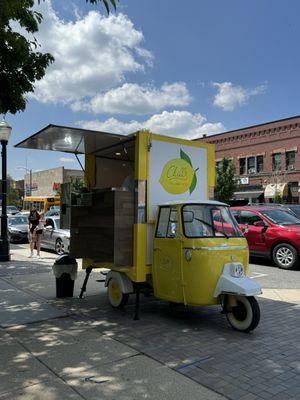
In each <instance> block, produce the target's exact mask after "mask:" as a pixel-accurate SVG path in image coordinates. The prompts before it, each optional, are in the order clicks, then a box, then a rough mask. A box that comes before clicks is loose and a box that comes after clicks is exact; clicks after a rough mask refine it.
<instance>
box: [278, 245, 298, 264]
mask: <svg viewBox="0 0 300 400" xmlns="http://www.w3.org/2000/svg"><path fill="white" fill-rule="evenodd" d="M272 259H273V261H274V263H275V264H276V265H277V267H279V268H281V269H288V270H290V269H296V268H297V267H298V261H299V257H298V253H297V250H296V249H295V247H293V246H292V245H290V244H288V243H279V244H278V245H277V246H275V247H274V249H273V251H272Z"/></svg>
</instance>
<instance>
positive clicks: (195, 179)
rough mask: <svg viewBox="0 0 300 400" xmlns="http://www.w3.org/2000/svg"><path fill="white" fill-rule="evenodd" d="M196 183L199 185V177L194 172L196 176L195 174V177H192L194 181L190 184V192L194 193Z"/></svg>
mask: <svg viewBox="0 0 300 400" xmlns="http://www.w3.org/2000/svg"><path fill="white" fill-rule="evenodd" d="M196 185H197V177H196V173H194V176H193V179H192V183H191V186H190V194H192V193H193V191H194V190H195V188H196Z"/></svg>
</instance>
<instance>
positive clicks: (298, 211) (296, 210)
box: [288, 204, 300, 217]
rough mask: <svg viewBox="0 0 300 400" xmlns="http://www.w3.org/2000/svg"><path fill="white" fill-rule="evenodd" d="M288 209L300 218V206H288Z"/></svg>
mask: <svg viewBox="0 0 300 400" xmlns="http://www.w3.org/2000/svg"><path fill="white" fill-rule="evenodd" d="M288 208H290V209H291V210H292V211H293V212H294V213H295V214H296V215H297V217H299V216H300V206H299V205H297V204H295V205H288Z"/></svg>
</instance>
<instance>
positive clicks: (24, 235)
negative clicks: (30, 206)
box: [7, 214, 28, 243]
mask: <svg viewBox="0 0 300 400" xmlns="http://www.w3.org/2000/svg"><path fill="white" fill-rule="evenodd" d="M7 235H8V240H9V241H10V242H11V243H14V242H25V243H26V242H28V218H27V217H25V216H24V215H22V214H16V215H14V216H9V217H8V219H7Z"/></svg>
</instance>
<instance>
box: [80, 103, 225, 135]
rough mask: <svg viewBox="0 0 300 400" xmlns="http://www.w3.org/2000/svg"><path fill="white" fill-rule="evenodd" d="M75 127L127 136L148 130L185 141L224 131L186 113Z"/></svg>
mask: <svg viewBox="0 0 300 400" xmlns="http://www.w3.org/2000/svg"><path fill="white" fill-rule="evenodd" d="M77 125H79V126H81V127H82V128H86V129H92V130H99V131H103V132H112V133H119V134H124V135H125V134H129V133H132V132H135V131H137V130H139V129H149V130H150V131H151V132H154V133H159V134H163V135H168V136H175V137H181V138H185V139H196V138H199V137H201V136H202V135H203V134H206V135H212V134H216V133H220V132H224V131H225V127H224V125H223V124H222V123H221V122H216V123H211V122H207V120H206V118H205V117H203V116H202V115H201V114H192V113H190V112H188V111H177V110H175V111H172V112H168V111H163V112H162V113H161V114H155V115H153V116H152V117H150V118H149V119H147V120H145V121H142V122H140V121H136V120H132V121H129V122H122V121H119V120H117V119H116V118H109V119H107V120H105V121H100V120H92V121H78V122H77Z"/></svg>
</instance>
